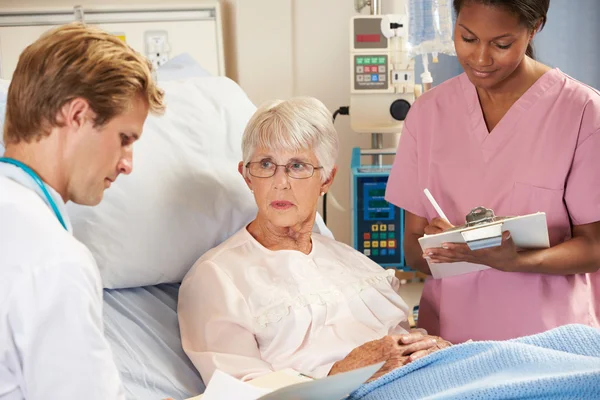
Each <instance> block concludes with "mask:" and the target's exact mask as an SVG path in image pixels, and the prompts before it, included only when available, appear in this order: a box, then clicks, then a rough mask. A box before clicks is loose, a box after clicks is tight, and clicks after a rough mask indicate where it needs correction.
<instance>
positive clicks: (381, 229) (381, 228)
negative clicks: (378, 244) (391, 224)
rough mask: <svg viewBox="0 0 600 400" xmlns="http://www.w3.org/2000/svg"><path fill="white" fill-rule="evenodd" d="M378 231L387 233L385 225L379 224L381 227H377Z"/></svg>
mask: <svg viewBox="0 0 600 400" xmlns="http://www.w3.org/2000/svg"><path fill="white" fill-rule="evenodd" d="M379 230H380V231H381V232H385V231H387V225H386V224H381V225H379Z"/></svg>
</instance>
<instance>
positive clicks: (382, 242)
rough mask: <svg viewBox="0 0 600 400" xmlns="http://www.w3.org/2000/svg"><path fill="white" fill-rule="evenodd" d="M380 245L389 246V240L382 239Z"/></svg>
mask: <svg viewBox="0 0 600 400" xmlns="http://www.w3.org/2000/svg"><path fill="white" fill-rule="evenodd" d="M379 247H387V240H381V241H380V242H379Z"/></svg>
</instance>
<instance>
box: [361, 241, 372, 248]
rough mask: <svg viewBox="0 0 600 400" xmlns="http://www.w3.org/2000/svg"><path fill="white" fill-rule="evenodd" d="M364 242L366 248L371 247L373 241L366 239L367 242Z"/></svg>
mask: <svg viewBox="0 0 600 400" xmlns="http://www.w3.org/2000/svg"><path fill="white" fill-rule="evenodd" d="M363 244H364V246H363V247H364V248H365V249H368V248H369V247H371V242H369V241H366V242H364V243H363Z"/></svg>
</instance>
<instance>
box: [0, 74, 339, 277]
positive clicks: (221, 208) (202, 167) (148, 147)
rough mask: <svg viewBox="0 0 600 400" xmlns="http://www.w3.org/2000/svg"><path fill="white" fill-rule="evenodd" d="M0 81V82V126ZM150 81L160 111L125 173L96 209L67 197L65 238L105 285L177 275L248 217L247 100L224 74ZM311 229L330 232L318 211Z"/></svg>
mask: <svg viewBox="0 0 600 400" xmlns="http://www.w3.org/2000/svg"><path fill="white" fill-rule="evenodd" d="M8 84H9V82H8V81H2V80H0V110H2V117H1V118H0V132H1V131H2V125H3V124H2V120H3V118H4V113H3V107H4V104H5V102H6V92H7V89H8ZM160 85H161V87H162V88H163V89H164V90H165V93H166V101H167V111H166V113H165V115H164V116H162V117H153V116H149V117H148V120H147V121H146V124H145V126H144V132H143V135H142V138H141V139H140V141H139V143H136V144H135V146H134V156H133V158H134V161H133V165H134V168H133V173H132V174H131V175H130V176H120V177H119V179H117V181H116V182H115V183H114V184H113V185H112V186H111V188H110V189H109V190H107V191H106V192H105V194H104V200H103V201H102V202H101V203H100V205H98V206H96V207H84V206H79V205H77V204H74V203H68V204H67V210H68V212H69V215H70V217H71V222H72V223H73V228H74V232H75V237H77V238H78V239H79V240H80V241H82V242H83V243H84V244H85V245H86V246H88V248H89V249H90V250H91V252H92V253H93V255H94V257H95V259H96V261H97V263H98V267H99V269H100V273H101V275H102V279H103V283H104V287H105V288H123V287H138V286H146V285H155V284H159V283H163V282H181V279H182V278H183V276H184V275H185V274H186V273H187V271H188V270H189V268H190V267H191V266H192V265H193V264H194V262H196V260H197V259H198V258H199V257H200V256H201V255H202V254H204V252H206V251H207V250H209V249H211V248H213V247H214V246H216V245H218V244H219V243H221V242H222V241H224V240H225V239H227V238H229V237H230V236H231V235H232V234H233V233H235V232H237V231H238V230H239V229H241V228H242V227H243V226H244V225H245V224H247V223H248V222H250V221H251V220H252V219H253V218H254V217H255V216H256V204H255V202H254V199H253V197H252V195H251V193H250V191H249V190H248V187H247V186H246V184H245V183H244V181H243V179H242V177H241V176H240V175H239V173H238V172H237V165H238V162H239V161H240V160H241V159H242V151H241V147H240V146H241V137H242V133H243V130H244V127H245V126H246V123H247V122H248V120H249V119H250V117H251V115H252V114H253V113H254V111H255V110H256V108H255V106H254V105H253V104H252V103H251V102H250V100H249V99H248V97H247V96H246V94H245V93H244V92H243V91H242V89H241V88H240V87H239V86H238V85H237V84H236V83H235V82H233V81H231V80H229V79H227V78H221V77H201V78H193V79H186V80H177V81H168V82H166V81H165V82H161V83H160ZM3 152H4V149H3V148H2V146H1V143H0V155H1V154H2V153H3ZM314 231H315V232H320V233H322V234H324V235H327V236H329V237H333V235H332V234H331V231H329V229H327V227H326V226H325V224H324V223H323V219H322V218H321V216H320V215H317V220H316V223H315V227H314Z"/></svg>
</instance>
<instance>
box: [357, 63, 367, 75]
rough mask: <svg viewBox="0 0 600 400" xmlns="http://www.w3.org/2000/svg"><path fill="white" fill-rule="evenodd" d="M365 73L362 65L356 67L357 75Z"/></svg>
mask: <svg viewBox="0 0 600 400" xmlns="http://www.w3.org/2000/svg"><path fill="white" fill-rule="evenodd" d="M364 71H365V67H363V66H362V65H357V66H356V73H357V74H362V73H364Z"/></svg>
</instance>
